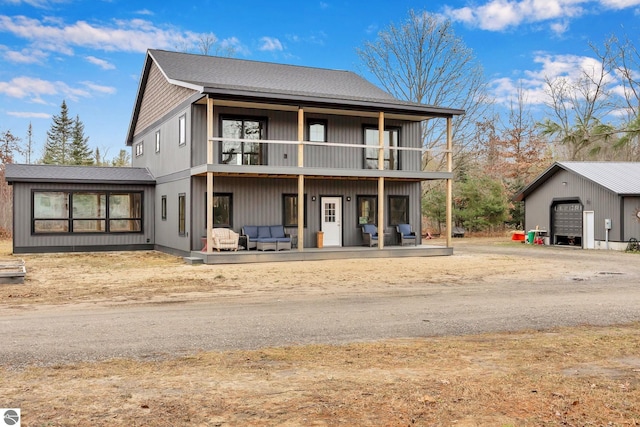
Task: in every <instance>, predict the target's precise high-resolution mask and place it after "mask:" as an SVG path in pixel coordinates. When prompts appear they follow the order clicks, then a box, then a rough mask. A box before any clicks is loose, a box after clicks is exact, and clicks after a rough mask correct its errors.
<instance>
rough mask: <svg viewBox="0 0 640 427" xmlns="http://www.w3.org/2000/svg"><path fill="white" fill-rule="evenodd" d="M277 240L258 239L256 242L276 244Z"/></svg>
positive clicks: (272, 238) (271, 238)
mask: <svg viewBox="0 0 640 427" xmlns="http://www.w3.org/2000/svg"><path fill="white" fill-rule="evenodd" d="M277 241H278V239H276V238H274V237H258V242H262V243H276V242H277Z"/></svg>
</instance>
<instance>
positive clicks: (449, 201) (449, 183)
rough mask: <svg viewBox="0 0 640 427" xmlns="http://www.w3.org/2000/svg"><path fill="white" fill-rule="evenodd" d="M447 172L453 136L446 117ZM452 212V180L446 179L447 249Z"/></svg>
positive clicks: (451, 159)
mask: <svg viewBox="0 0 640 427" xmlns="http://www.w3.org/2000/svg"><path fill="white" fill-rule="evenodd" d="M447 172H449V173H451V172H453V136H452V130H451V117H447ZM452 212H453V178H447V247H448V248H449V247H451V232H452V231H453V228H452V221H451V217H452Z"/></svg>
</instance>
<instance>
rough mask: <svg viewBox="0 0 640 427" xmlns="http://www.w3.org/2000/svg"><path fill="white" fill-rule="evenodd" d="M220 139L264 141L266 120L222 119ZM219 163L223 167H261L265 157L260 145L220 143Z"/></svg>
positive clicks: (244, 142) (245, 142)
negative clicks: (223, 165)
mask: <svg viewBox="0 0 640 427" xmlns="http://www.w3.org/2000/svg"><path fill="white" fill-rule="evenodd" d="M221 128H222V137H223V138H232V139H243V140H247V139H249V140H251V139H256V140H258V139H264V138H265V133H266V132H265V130H266V120H264V119H236V118H223V119H222V126H221ZM220 155H221V159H220V162H221V163H223V164H225V165H263V164H266V156H265V153H264V152H263V148H262V144H260V143H259V142H251V141H222V142H221V143H220Z"/></svg>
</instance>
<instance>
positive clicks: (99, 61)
mask: <svg viewBox="0 0 640 427" xmlns="http://www.w3.org/2000/svg"><path fill="white" fill-rule="evenodd" d="M84 59H86V60H87V61H88V62H90V63H92V64H94V65H97V66H98V67H100V68H102V69H103V70H114V69H115V68H116V66H115V65H113V64H112V63H110V62H108V61H105V60H104V59H100V58H96V57H95V56H85V58H84Z"/></svg>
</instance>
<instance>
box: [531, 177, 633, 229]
mask: <svg viewBox="0 0 640 427" xmlns="http://www.w3.org/2000/svg"><path fill="white" fill-rule="evenodd" d="M565 183H566V184H565ZM554 200H577V201H579V202H580V203H582V206H583V211H593V212H594V221H595V230H594V231H595V235H594V236H595V240H600V241H604V240H605V238H606V236H605V229H604V220H605V218H610V219H612V221H613V227H612V229H611V231H610V232H609V240H611V241H621V239H622V236H621V235H620V231H621V228H622V227H621V224H620V211H621V204H620V198H619V197H618V196H617V195H616V194H614V193H612V192H611V191H609V190H607V189H605V188H603V187H601V186H599V185H597V184H594V183H593V182H591V181H588V180H586V179H585V178H583V177H581V176H579V175H576V174H574V173H571V172H569V171H566V170H560V171H558V172H556V173H555V174H554V175H553V176H551V177H550V178H549V179H548V180H547V181H546V182H545V183H544V184H543V185H541V186H540V187H538V188H537V189H536V190H535V191H534V192H533V193H531V194H530V195H529V196H527V199H526V208H525V229H526V230H530V229H534V228H536V226H539V227H540V229H544V230H548V231H549V232H553V230H551V228H550V227H551V224H550V222H551V215H552V212H551V206H552V204H553V201H554Z"/></svg>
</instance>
